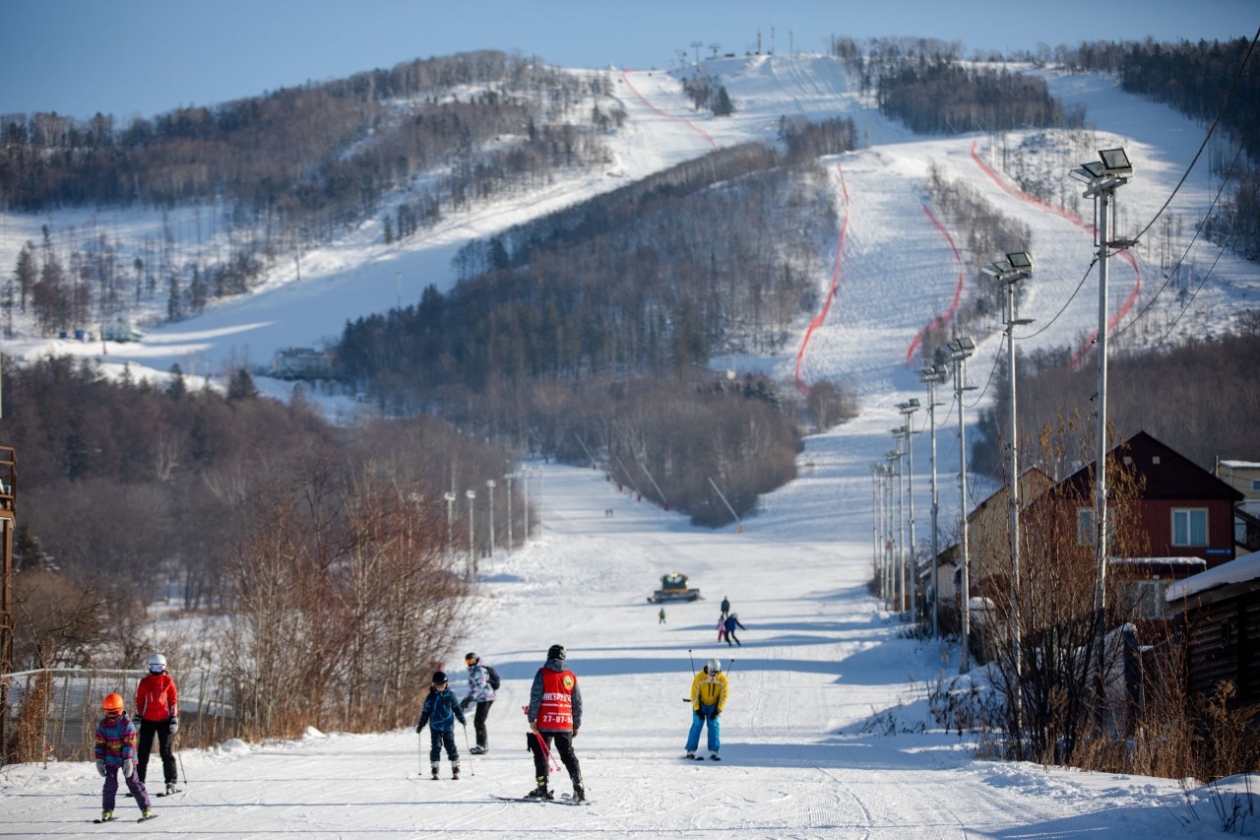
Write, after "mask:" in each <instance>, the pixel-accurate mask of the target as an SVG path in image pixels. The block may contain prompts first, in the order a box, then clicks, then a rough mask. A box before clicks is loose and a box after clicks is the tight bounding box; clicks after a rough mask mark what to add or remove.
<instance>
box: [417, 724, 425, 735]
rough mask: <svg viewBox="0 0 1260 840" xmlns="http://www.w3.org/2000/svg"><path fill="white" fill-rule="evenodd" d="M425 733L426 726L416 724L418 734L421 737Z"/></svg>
mask: <svg viewBox="0 0 1260 840" xmlns="http://www.w3.org/2000/svg"><path fill="white" fill-rule="evenodd" d="M423 731H424V724H419V723H418V724H416V734H417V735H419V734H420V733H421V732H423Z"/></svg>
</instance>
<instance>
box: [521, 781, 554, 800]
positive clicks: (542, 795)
mask: <svg viewBox="0 0 1260 840" xmlns="http://www.w3.org/2000/svg"><path fill="white" fill-rule="evenodd" d="M525 798H526V799H555V798H556V797H555V795H554V794H552V792H551V791H550V790H549V789H548V788H547V777H546V776H539V777H538V787H536V788H534V789H533V790H531V791H530V792H529V793H527V794H525Z"/></svg>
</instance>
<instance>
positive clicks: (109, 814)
mask: <svg viewBox="0 0 1260 840" xmlns="http://www.w3.org/2000/svg"><path fill="white" fill-rule="evenodd" d="M113 818H114V812H113V811H101V822H103V823H107V822H109V821H110V820H112V819H113Z"/></svg>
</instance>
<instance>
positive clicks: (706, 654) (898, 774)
mask: <svg viewBox="0 0 1260 840" xmlns="http://www.w3.org/2000/svg"><path fill="white" fill-rule="evenodd" d="M843 448H844V447H830V446H823V447H819V446H817V445H812V446H811V457H814V458H816V459H817V461H818V463H817V464H816V466H815V467H814V468H813V469H811V470H808V471H806V472H805V474H804V475H803V477H802V478H801V479H800V480H799V481H797V482H795V483H794V484H793V485H792V487H791V488H790V489H789V490H788V491H785V492H781V493H776V494H774V495H773V496H771V500H770V505H769V509H768V510H767V511H766V512H764V513H763V514H762V515H760V516H758V517H756V519H754V520H750V521H749V522H748V523H747V525H746V527H745V530H744V533H742V534H741V533H738V529H736V528H727V529H723V530H720V531H716V532H713V531H708V530H703V529H695V528H691V527H689V526H688V525H687V524H686V522H685V519H684V518H683V517H681V516H678V515H677V514H671V513H665V512H663V511H660V510H659V509H656V508H654V507H651V506H649V505H647V504H643V503H638V502H635V501H634V500H633V497H632V496H631V495H630V494H629V493H620V494H619V493H618V492H617V491H616V489H615V487H614V485H611V484H609V483H608V482H607V481H605V479H604V476H603V474H602V473H600V472H597V471H594V470H590V469H582V468H575V467H561V466H556V465H548V466H546V467H545V468H544V469H543V478H542V480H541V487H539V486H538V485H537V481H538V480H537V479H535V488H534V497H533V498H534V499H535V501H541V519H542V530H541V533H540V534H539V535H538V537H537V539H535V540H534V541H533V542H532V543H531V544H530V545H529V547H528V548H526V549H524V550H521V551H518V552H516V553H515V554H512V555H510V556H503V555H502V554H500V555H498V556H496V557H495V558H494V559H493V560H489V561H486V562H485V563H484V564H483V567H482V575H483V577H482V582H481V587H480V589H481V598H480V602H479V604H478V606H477V613H478V615H479V616H480V619H479V620H478V622H477V629H476V631H475V632H474V633H473V634H472V635H471V636H470V637H469V638H468V639H467V641H466V643H465V644H466V647H467V648H468V649H475V650H477V651H478V652H479V653H480V654H482V656H483V657H484V658H485V660H486V661H487V662H490V663H492V664H494V665H495V666H496V667H497V668H498V670H499V672H500V673H501V675H502V676H503V679H504V683H503V687H502V689H501V690H500V692H499V698H498V700H497V701H496V703H495V705H494V707H493V709H492V711H491V714H490V721H489V727H490V746H491V751H490V753H489V754H487V755H485V756H479V757H470V756H469V755H468V753H467V750H466V749H465V741H464V738H463V735H462V734H460V733H457V741H458V743H459V746H460V751H461V753H462V755H463V766H462V771H463V772H462V775H463V778H461V779H460V780H459V781H451V780H450V779H449V776H450V771H449V765H448V764H447V763H446V760H445V759H443V764H442V771H441V772H442V776H443V778H442V780H441V781H437V782H434V781H432V780H429V779H426V778H421V775H420V774H421V772H422V771H423V774H424V775H425V776H427V775H428V734H427V733H426V734H425V735H424V736H423V739H421V738H420V737H418V736H417V735H416V734H415V733H414V732H413V731H412V730H410V729H404V730H400V731H396V732H389V733H384V734H380V735H368V736H361V735H345V734H336V733H331V734H326V735H325V734H319V733H316V732H311V733H309V734H308V735H307V737H305V738H303V739H301V740H299V741H295V742H288V743H275V744H267V745H248V746H247V745H244V744H240V743H229V744H225V745H223V747H222V748H219V749H215V750H212V751H207V752H200V751H193V750H187V751H184V752H183V754H182V762H183V770H184V775H185V776H186V781H185V782H184V783H183V784H182V785H181V786H182V787H183V792H182V793H180V794H178V795H176V796H173V797H167V798H163V799H157V800H155V804H154V808H155V810H157V812H158V813H160V814H161V815H162V819H161V821H160V823H157V824H155V826H154V828H152V829H149V828H148V827H145V828H136V827H134V826H129V827H128V828H127V829H126V830H127V832H128V835H129V836H145V837H158V836H178V837H185V838H194V840H210V838H218V837H234V838H269V837H275V836H277V835H279V834H287V835H300V836H303V837H316V838H320V837H354V838H392V837H435V836H444V835H458V836H461V837H491V836H493V837H543V836H548V837H551V836H564V837H656V836H663V835H673V834H679V833H686V835H687V836H694V837H724V838H754V837H757V838H762V837H832V838H883V839H884V840H894V838H896V840H902V839H903V838H946V839H948V838H958V840H961V838H975V837H1006V838H1015V837H1045V838H1051V837H1085V836H1089V837H1106V838H1108V839H1109V840H1129V838H1132V839H1133V840H1149V839H1150V838H1152V837H1181V836H1185V837H1189V836H1193V837H1214V836H1217V833H1216V832H1215V831H1214V830H1213V829H1211V827H1210V825H1209V824H1208V823H1207V822H1197V823H1194V824H1193V826H1192V828H1193V830H1187V829H1185V828H1184V827H1183V825H1182V823H1181V821H1182V820H1191V821H1193V820H1194V816H1193V814H1192V812H1191V810H1190V809H1189V807H1188V806H1187V805H1186V804H1185V801H1184V800H1183V799H1182V795H1181V792H1180V789H1179V787H1178V784H1177V783H1176V782H1175V781H1170V780H1159V779H1147V778H1130V777H1124V776H1115V775H1111V774H1096V773H1080V772H1076V771H1072V770H1061V769H1046V768H1042V767H1038V766H1036V765H1030V764H1009V763H1003V762H996V761H983V760H974V759H973V758H972V754H973V751H974V746H975V745H974V742H973V739H972V737H971V736H969V737H968V738H966V739H960V738H959V736H958V735H957V734H956V733H953V734H947V733H943V732H941V731H939V729H938V728H937V727H936V726H935V725H934V724H933V723H932V722H931V719H930V717H929V715H928V714H927V709H926V701H925V699H924V697H925V691H926V690H927V688H928V684H929V683H931V682H934V681H935V680H936V679H937V676H938V675H939V674H941V673H943V674H944V675H945V677H946V678H949V677H951V676H952V675H953V674H954V672H955V670H956V662H954V661H952V660H950V659H949V658H948V656H945V657H942V654H941V652H940V650H939V649H938V647H937V646H936V644H935V643H921V642H916V641H914V640H908V639H904V638H901V635H902V631H903V630H904V625H903V624H901V623H899V622H898V621H896V620H895V619H893V618H891V617H889V616H887V615H885V614H883V613H881V612H880V611H879V610H878V609H877V608H876V605H875V603H874V602H873V601H872V600H871V599H870V598H869V597H868V595H867V593H866V589H865V585H864V584H865V581H866V578H867V576H868V571H869V566H870V564H869V559H868V557H869V553H870V551H869V537H867V538H865V539H864V538H863V536H862V532H863V528H864V525H863V519H864V516H863V513H862V511H861V510H860V505H859V504H858V503H857V502H856V500H855V499H854V497H853V495H852V494H846V493H843V492H841V493H837V492H835V491H836V485H837V482H838V481H842V480H843V474H844V473H845V472H846V471H847V469H848V467H849V461H850V459H849V458H847V457H843V456H841V455H839V450H840V449H843ZM606 509H612V511H613V515H612V516H611V517H609V516H606V515H605V510H606ZM674 569H678V570H682V571H685V572H687V573H688V574H689V575H690V576H691V582H692V583H693V584H695V585H698V586H699V587H700V588H701V591H702V594H703V595H704V599H703V600H700V601H695V602H691V603H683V604H670V605H667V606H666V608H665V609H666V623H665V624H660V623H658V620H657V610H658V606H657V605H655V604H649V603H648V602H647V600H646V597H647V595H648V594H650V593H651V591H652V589H653V588H654V587H655V586H656V585H657V579H658V577H659V575H661V574H663V573H664V572H668V571H671V570H674ZM723 596H728V597H729V598H730V600H731V606H732V609H733V610H734V611H735V612H736V613H737V614H738V615H739V617H740V620H741V622H742V623H744V624H745V625H747V628H748V629H747V630H744V631H740V632H739V635H740V637H741V641H742V642H743V645H742V647H733V648H730V647H727V646H726V645H722V646H718V645H717V643H716V634H715V632H714V630H713V627H714V624H715V622H716V620H717V616H718V603H719V601H720V600H721V599H722V597H723ZM556 643H559V644H563V645H565V646H566V647H567V648H568V651H569V662H570V665H571V667H572V669H573V670H574V671H575V672H576V673H577V674H578V676H579V684H580V685H581V688H582V692H583V700H584V707H585V711H584V717H583V725H582V728H581V730H580V734H579V736H578V738H577V739H576V742H575V746H576V749H577V751H578V755H579V758H580V760H581V762H582V768H583V773H584V776H585V780H586V783H587V786H588V790H589V794H590V797H591V799H592V801H593V803H594V804H592V805H591V806H590V807H587V808H550V807H544V806H541V805H530V804H528V803H509V802H498V801H494V800H492V799H490V798H489V796H490V795H491V794H496V795H506V796H519V795H522V794H524V793H525V792H526V791H527V790H528V789H529V788H530V787H532V785H533V766H532V762H531V758H530V754H529V753H528V752H526V750H525V737H526V729H525V723H524V717H523V716H522V714H521V706H522V704H524V703H525V702H527V699H528V690H529V684H530V682H531V680H532V677H533V674H534V672H535V670H536V669H537V668H538V667H539V665H540V664H541V662H542V659H543V656H544V653H545V651H546V649H547V648H548V647H549V646H550V645H552V644H556ZM462 653H463V650H460V651H457V653H456V655H455V657H453V658H452V661H450V662H447V663H445V664H446V668H447V671H448V672H449V673H451V674H452V675H453V676H455V677H456V679H457V678H458V676H459V675H460V674H462V673H463V671H462V668H461V666H460V663H459V656H460V655H461V654H462ZM711 657H719V658H721V659H722V662H723V667H724V668H725V669H726V671H727V673H728V676H729V679H730V685H731V694H730V699H729V701H728V703H727V706H726V710H725V712H724V713H723V715H722V717H721V723H722V750H721V754H722V757H723V761H722V762H721V763H716V762H710V761H705V762H689V761H684V760H682V753H683V745H684V740H685V738H686V734H687V727H688V725H689V723H690V710H689V706H688V705H687V704H685V703H683V702H681V700H682V698H683V697H685V696H686V694H687V691H688V690H689V688H690V684H691V677H692V670H691V663H692V659H693V658H694V661H695V663H696V664H697V666H699V665H701V664H702V663H703V662H704V661H705V660H707V659H709V658H711ZM400 667H404V668H416V669H422V670H424V669H427V668H428V667H430V666H429V664H428V663H400ZM176 676H178V674H177V675H176ZM453 687H454V689H455V691H456V693H457V694H460V695H462V693H463V685H462V684H461V683H460V682H458V681H453ZM420 699H421V698H417V716H418V713H419V702H420ZM327 728H328V729H329V730H335V728H336V722H335V721H333V722H331V723H330V724H329V725H328V726H327ZM159 767H160V765H156V764H151V765H150V768H149V773H150V776H151V777H153V774H154V773H155V772H156V773H159V774H160V769H155V768H159ZM552 779H553V787H554V789H555V790H556V791H557V794H559V793H564V792H567V791H568V790H569V783H568V779H567V778H566V777H565V775H564V774H563V773H560V774H557V775H555V776H553V777H552ZM100 784H101V780H100V778H99V777H98V776H97V775H96V772H95V770H94V769H93V767H92V765H91V764H90V763H87V762H83V763H67V764H54V765H50V766H49V767H47V768H44V767H41V766H38V765H21V766H17V767H9V768H6V769H5V771H4V773H3V774H0V835H3V836H5V837H33V836H48V835H55V836H80V835H82V834H84V833H85V832H86V831H87V830H88V829H86V827H85V825H84V824H85V823H86V821H87V820H88V819H90V818H92V817H93V816H96V813H95V812H96V811H97V810H98V809H99V801H100V800H99V794H100ZM1195 801H1196V803H1197V804H1196V807H1197V813H1198V815H1199V817H1200V818H1202V819H1203V820H1204V821H1209V820H1210V814H1211V808H1210V805H1209V804H1208V803H1207V802H1205V801H1203V800H1202V799H1196V800H1195ZM128 807H133V803H131V802H130V800H122V804H121V805H120V806H119V812H120V813H121V814H122V815H123V816H128V810H127V809H128ZM1222 836H1223V835H1222Z"/></svg>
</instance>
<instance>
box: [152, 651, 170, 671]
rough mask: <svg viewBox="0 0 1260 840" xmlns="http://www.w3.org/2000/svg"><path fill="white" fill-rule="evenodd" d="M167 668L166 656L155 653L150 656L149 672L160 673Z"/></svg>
mask: <svg viewBox="0 0 1260 840" xmlns="http://www.w3.org/2000/svg"><path fill="white" fill-rule="evenodd" d="M165 670H166V657H165V656H163V655H162V654H160V653H155V654H153V655H152V656H150V657H149V673H151V674H160V673H162V672H163V671H165Z"/></svg>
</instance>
